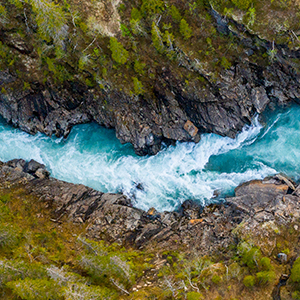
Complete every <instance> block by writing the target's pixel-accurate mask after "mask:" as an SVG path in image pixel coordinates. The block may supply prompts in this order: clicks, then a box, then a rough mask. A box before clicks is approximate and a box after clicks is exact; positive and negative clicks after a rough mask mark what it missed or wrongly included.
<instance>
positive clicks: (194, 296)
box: [186, 292, 203, 300]
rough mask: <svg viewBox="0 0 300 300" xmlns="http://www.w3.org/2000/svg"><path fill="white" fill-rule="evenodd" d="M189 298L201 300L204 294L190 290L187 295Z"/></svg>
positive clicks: (188, 299) (189, 299) (190, 299)
mask: <svg viewBox="0 0 300 300" xmlns="http://www.w3.org/2000/svg"><path fill="white" fill-rule="evenodd" d="M186 298H187V300H201V299H203V295H202V294H200V293H197V292H189V293H187V295H186Z"/></svg>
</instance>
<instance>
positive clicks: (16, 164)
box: [6, 159, 26, 171]
mask: <svg viewBox="0 0 300 300" xmlns="http://www.w3.org/2000/svg"><path fill="white" fill-rule="evenodd" d="M6 164H7V165H8V166H9V167H11V168H16V169H18V170H19V171H23V170H24V168H25V165H26V161H25V160H24V159H13V160H10V161H8V162H7V163H6Z"/></svg>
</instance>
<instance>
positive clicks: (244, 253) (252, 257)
mask: <svg viewBox="0 0 300 300" xmlns="http://www.w3.org/2000/svg"><path fill="white" fill-rule="evenodd" d="M238 252H239V254H240V255H241V260H242V262H243V263H244V264H245V265H247V266H248V268H250V269H253V268H255V267H257V265H258V261H259V260H260V257H261V252H260V250H259V249H258V248H257V247H252V246H251V245H250V244H248V243H246V242H244V243H241V244H239V246H238Z"/></svg>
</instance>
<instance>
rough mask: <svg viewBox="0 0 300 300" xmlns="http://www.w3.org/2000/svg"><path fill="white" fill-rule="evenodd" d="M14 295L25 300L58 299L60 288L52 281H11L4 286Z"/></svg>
mask: <svg viewBox="0 0 300 300" xmlns="http://www.w3.org/2000/svg"><path fill="white" fill-rule="evenodd" d="M6 286H7V287H8V288H10V289H11V290H12V291H13V292H14V294H16V295H18V296H19V297H20V298H22V299H25V300H51V299H58V298H60V297H59V292H60V287H59V285H58V284H56V283H55V282H54V281H53V280H47V279H29V278H25V279H23V280H17V281H11V282H8V283H7V284H6Z"/></svg>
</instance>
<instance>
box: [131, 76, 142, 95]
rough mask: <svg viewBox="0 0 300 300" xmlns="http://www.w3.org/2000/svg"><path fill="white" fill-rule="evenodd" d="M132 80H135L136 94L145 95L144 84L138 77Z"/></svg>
mask: <svg viewBox="0 0 300 300" xmlns="http://www.w3.org/2000/svg"><path fill="white" fill-rule="evenodd" d="M132 79H133V87H134V93H135V94H136V95H141V94H143V93H144V88H143V84H142V83H141V82H140V81H139V80H138V79H137V78H136V77H132Z"/></svg>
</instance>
